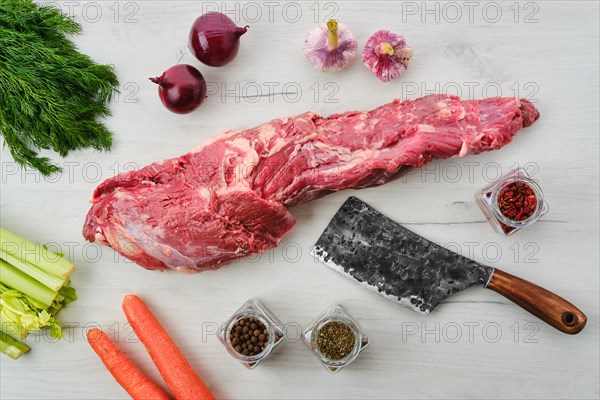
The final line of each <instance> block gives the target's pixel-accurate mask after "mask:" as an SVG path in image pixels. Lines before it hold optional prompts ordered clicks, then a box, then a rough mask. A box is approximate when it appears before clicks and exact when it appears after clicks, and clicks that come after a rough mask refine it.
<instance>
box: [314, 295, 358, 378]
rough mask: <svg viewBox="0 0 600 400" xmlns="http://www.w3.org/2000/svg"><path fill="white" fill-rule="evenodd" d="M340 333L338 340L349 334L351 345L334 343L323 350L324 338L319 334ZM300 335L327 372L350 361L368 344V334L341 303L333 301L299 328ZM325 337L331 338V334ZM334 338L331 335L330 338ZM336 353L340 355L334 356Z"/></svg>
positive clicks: (346, 338)
mask: <svg viewBox="0 0 600 400" xmlns="http://www.w3.org/2000/svg"><path fill="white" fill-rule="evenodd" d="M324 334H327V335H335V334H338V335H342V337H341V338H338V339H340V340H348V337H349V336H350V337H351V339H350V340H351V346H350V347H349V348H348V349H347V350H345V347H344V346H343V343H342V345H340V343H337V345H336V346H334V348H335V349H336V351H337V353H336V352H335V351H334V352H332V349H331V348H328V349H327V350H325V349H324V348H320V347H324V346H325V344H324V342H325V343H327V342H326V341H324V340H322V339H323V335H324ZM302 338H303V339H304V342H305V343H306V345H307V346H308V347H309V348H310V349H311V350H312V352H313V353H314V354H315V356H316V357H317V359H318V360H319V361H320V362H321V364H323V366H324V367H325V368H326V369H327V370H328V371H329V372H331V373H336V372H338V371H340V370H341V369H342V368H344V367H346V366H347V365H349V364H350V363H352V362H353V361H354V360H355V359H356V358H357V357H358V355H359V354H360V352H361V351H363V350H364V349H365V348H366V347H367V346H368V345H369V341H370V340H369V337H368V336H367V334H366V333H365V332H364V331H363V330H362V328H361V327H360V326H359V324H358V322H357V321H356V320H355V319H354V318H353V317H352V316H351V315H350V312H349V311H348V310H347V309H346V308H345V307H344V306H343V305H341V304H334V305H332V306H331V307H329V308H328V309H327V310H325V311H324V312H323V313H321V314H320V315H319V316H318V317H317V318H315V319H314V320H313V321H312V322H311V323H310V324H309V325H308V327H307V328H306V329H305V330H304V331H303V335H302ZM325 339H328V340H331V337H326V338H325ZM334 339H335V337H334ZM335 354H338V355H339V356H340V357H335V356H334V355H335Z"/></svg>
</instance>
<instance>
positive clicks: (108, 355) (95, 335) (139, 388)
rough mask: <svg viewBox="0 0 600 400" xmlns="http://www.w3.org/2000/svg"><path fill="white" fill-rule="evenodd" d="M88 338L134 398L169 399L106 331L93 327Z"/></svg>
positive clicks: (111, 371) (106, 364)
mask: <svg viewBox="0 0 600 400" xmlns="http://www.w3.org/2000/svg"><path fill="white" fill-rule="evenodd" d="M87 338H88V342H89V343H90V346H92V348H93V349H94V351H95V352H96V354H98V356H100V359H101V360H102V362H103V363H104V365H105V366H106V368H107V369H108V371H109V372H110V373H111V374H112V376H113V377H114V378H115V379H116V381H117V382H119V385H121V386H122V387H123V389H125V390H126V391H127V393H129V395H130V396H131V397H132V398H133V399H134V400H138V399H139V400H149V399H158V400H169V398H170V397H169V395H167V394H166V393H165V392H164V391H163V390H162V389H161V388H160V387H158V386H157V385H156V384H155V383H154V382H152V380H150V378H148V377H147V376H146V375H145V374H144V373H143V372H142V371H140V370H139V368H138V367H136V366H135V364H134V363H133V362H131V360H130V359H128V358H127V356H126V355H125V354H124V353H123V352H122V351H121V350H120V349H119V348H118V347H117V346H116V345H115V344H114V343H113V342H111V340H110V339H109V338H108V336H107V335H106V333H104V332H102V331H101V330H100V329H97V328H93V329H90V330H89V331H88V333H87Z"/></svg>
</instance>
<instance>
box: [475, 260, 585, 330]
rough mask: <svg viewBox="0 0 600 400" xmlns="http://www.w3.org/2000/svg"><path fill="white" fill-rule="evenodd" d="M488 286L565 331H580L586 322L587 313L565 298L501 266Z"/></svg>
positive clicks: (495, 271)
mask: <svg viewBox="0 0 600 400" xmlns="http://www.w3.org/2000/svg"><path fill="white" fill-rule="evenodd" d="M486 287H487V288H488V289H492V290H493V291H494V292H497V293H500V294H501V295H502V296H504V297H506V298H507V299H509V300H510V301H512V302H513V303H515V304H518V305H519V306H521V307H522V308H524V309H525V310H527V311H529V312H530V313H532V314H533V315H535V316H536V317H538V318H539V319H541V320H543V321H545V322H547V323H548V324H550V325H552V326H553V327H555V328H556V329H558V330H559V331H562V332H564V333H568V334H570V335H574V334H576V333H579V332H580V331H581V330H582V329H583V327H584V326H585V323H586V322H587V317H586V316H585V314H584V313H582V312H581V311H580V310H579V309H578V308H577V307H575V306H574V305H573V304H571V303H569V302H568V301H566V300H565V299H563V298H562V297H560V296H557V295H555V294H554V293H552V292H549V291H548V290H546V289H544V288H541V287H539V286H538V285H534V284H533V283H531V282H528V281H526V280H525V279H521V278H517V277H516V276H513V275H511V274H508V273H506V272H504V271H501V270H499V269H495V270H494V273H493V274H492V277H491V278H490V281H489V282H488V284H487V286H486Z"/></svg>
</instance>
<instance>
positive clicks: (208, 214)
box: [83, 95, 539, 272]
mask: <svg viewBox="0 0 600 400" xmlns="http://www.w3.org/2000/svg"><path fill="white" fill-rule="evenodd" d="M538 117H539V113H538V111H537V109H536V108H535V107H534V106H533V105H532V104H531V103H530V102H529V101H527V100H524V99H520V100H519V99H515V98H499V97H496V98H489V99H484V100H471V101H461V100H460V98H458V97H455V96H447V95H432V96H426V97H423V98H420V99H417V100H414V101H408V100H407V101H403V102H400V101H397V100H395V101H393V102H392V103H389V104H386V105H383V106H381V107H378V108H376V109H374V110H372V111H352V112H347V113H344V114H336V115H332V116H329V117H321V116H319V115H317V114H314V113H310V112H307V113H304V114H300V115H297V116H294V117H286V118H280V119H276V120H273V121H271V122H268V123H266V124H264V125H260V126H258V127H256V128H252V129H247V130H243V131H227V132H224V133H221V134H220V135H217V136H215V137H213V138H211V139H209V140H208V141H206V142H205V143H204V144H202V145H201V146H199V147H197V148H195V149H194V150H192V151H191V152H190V153H188V154H185V155H183V156H181V157H179V158H174V159H170V160H166V161H162V162H157V163H154V164H151V165H148V166H147V167H144V168H142V169H140V170H138V171H132V172H126V173H123V174H120V175H118V176H116V177H114V178H111V179H108V180H106V181H104V182H103V183H102V184H101V185H100V186H98V188H96V190H95V192H94V195H93V198H92V203H93V204H92V207H91V209H90V211H89V213H88V215H87V218H86V221H85V225H84V228H83V235H84V237H85V238H86V239H87V240H89V241H90V242H99V243H101V244H104V245H107V246H110V247H112V248H114V249H115V250H117V251H118V252H119V253H121V254H122V255H124V256H125V257H127V258H129V259H131V260H133V261H135V262H136V263H138V264H139V265H141V266H143V267H145V268H148V269H160V270H164V269H175V270H178V271H186V272H198V271H204V270H207V269H214V268H218V267H220V266H221V265H222V264H223V263H226V262H228V261H231V260H232V259H234V258H237V257H243V256H246V255H249V254H252V253H258V252H263V251H265V250H266V249H269V248H271V247H274V246H276V245H277V243H278V242H279V240H280V239H281V237H282V236H283V235H284V234H285V233H286V232H288V231H289V230H290V229H292V227H293V226H294V224H295V221H294V218H293V217H292V215H291V214H290V213H289V211H288V210H287V208H286V206H292V205H296V204H300V203H304V202H307V201H310V200H313V199H315V198H317V197H319V196H322V195H324V194H326V193H329V192H332V191H338V190H342V189H347V188H355V189H356V188H364V187H368V186H374V185H380V184H383V183H385V182H387V181H389V180H390V179H393V178H394V177H395V176H397V174H399V173H400V172H402V171H404V170H406V169H407V168H410V167H417V168H418V167H421V166H423V165H424V164H425V163H426V162H427V161H429V160H431V159H432V158H450V157H463V156H465V155H467V154H477V153H480V152H482V151H488V150H494V149H499V148H500V147H502V146H504V145H505V144H507V143H509V142H510V141H511V140H512V138H513V136H514V135H515V134H516V133H517V131H518V130H519V129H521V128H523V127H527V126H530V125H531V124H533V123H534V122H535V120H536V119H537V118H538Z"/></svg>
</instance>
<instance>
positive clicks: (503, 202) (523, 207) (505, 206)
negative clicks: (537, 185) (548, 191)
mask: <svg viewBox="0 0 600 400" xmlns="http://www.w3.org/2000/svg"><path fill="white" fill-rule="evenodd" d="M536 208H537V197H536V196H535V192H534V190H533V189H532V188H531V186H529V185H528V184H527V183H525V182H521V181H517V182H511V183H509V184H507V185H506V186H504V187H503V188H502V189H501V190H500V193H498V209H499V210H500V212H501V213H502V214H503V215H504V216H505V217H506V218H508V219H510V220H512V221H525V220H526V219H528V218H529V217H531V216H532V215H533V214H534V213H535V210H536Z"/></svg>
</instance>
